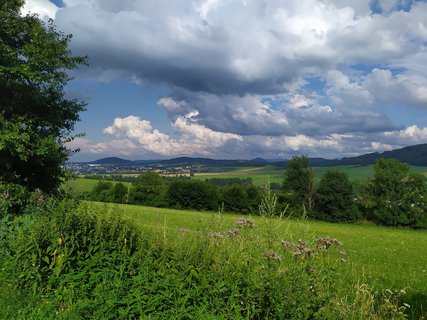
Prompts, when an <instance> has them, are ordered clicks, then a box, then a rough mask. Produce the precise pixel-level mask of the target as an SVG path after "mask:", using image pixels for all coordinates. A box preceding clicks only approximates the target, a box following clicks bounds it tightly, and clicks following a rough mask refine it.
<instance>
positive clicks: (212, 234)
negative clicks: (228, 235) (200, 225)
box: [211, 232, 224, 239]
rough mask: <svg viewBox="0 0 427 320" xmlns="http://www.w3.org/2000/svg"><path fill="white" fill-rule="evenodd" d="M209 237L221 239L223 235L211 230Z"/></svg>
mask: <svg viewBox="0 0 427 320" xmlns="http://www.w3.org/2000/svg"><path fill="white" fill-rule="evenodd" d="M211 237H212V238H215V239H222V238H223V237H224V236H223V235H222V234H221V233H219V232H213V233H211Z"/></svg>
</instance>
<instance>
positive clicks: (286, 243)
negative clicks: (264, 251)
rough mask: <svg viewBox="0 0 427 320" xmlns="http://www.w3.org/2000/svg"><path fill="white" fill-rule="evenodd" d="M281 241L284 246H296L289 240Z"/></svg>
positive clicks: (287, 247) (286, 247)
mask: <svg viewBox="0 0 427 320" xmlns="http://www.w3.org/2000/svg"><path fill="white" fill-rule="evenodd" d="M281 243H282V246H283V247H284V248H285V249H291V248H293V247H295V245H294V244H293V243H292V242H289V241H284V240H282V241H281Z"/></svg>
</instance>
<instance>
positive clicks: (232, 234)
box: [225, 229, 239, 238]
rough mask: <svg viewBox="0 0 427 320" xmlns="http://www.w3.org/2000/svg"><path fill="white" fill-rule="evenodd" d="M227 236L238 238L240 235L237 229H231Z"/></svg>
mask: <svg viewBox="0 0 427 320" xmlns="http://www.w3.org/2000/svg"><path fill="white" fill-rule="evenodd" d="M225 234H226V235H227V236H229V237H231V238H233V237H235V236H237V235H238V234H239V230H237V229H230V230H228V231H226V232H225Z"/></svg>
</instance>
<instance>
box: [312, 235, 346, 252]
mask: <svg viewBox="0 0 427 320" xmlns="http://www.w3.org/2000/svg"><path fill="white" fill-rule="evenodd" d="M316 241H317V243H318V245H319V246H320V247H323V248H324V249H329V247H330V246H332V245H339V246H341V245H342V242H340V241H338V240H337V239H335V238H322V237H320V238H319V239H317V240H316Z"/></svg>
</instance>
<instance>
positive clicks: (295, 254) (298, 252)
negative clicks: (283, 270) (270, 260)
mask: <svg viewBox="0 0 427 320" xmlns="http://www.w3.org/2000/svg"><path fill="white" fill-rule="evenodd" d="M292 255H293V256H294V257H298V256H300V255H301V251H299V250H297V251H295V252H294V253H293V254H292Z"/></svg>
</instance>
